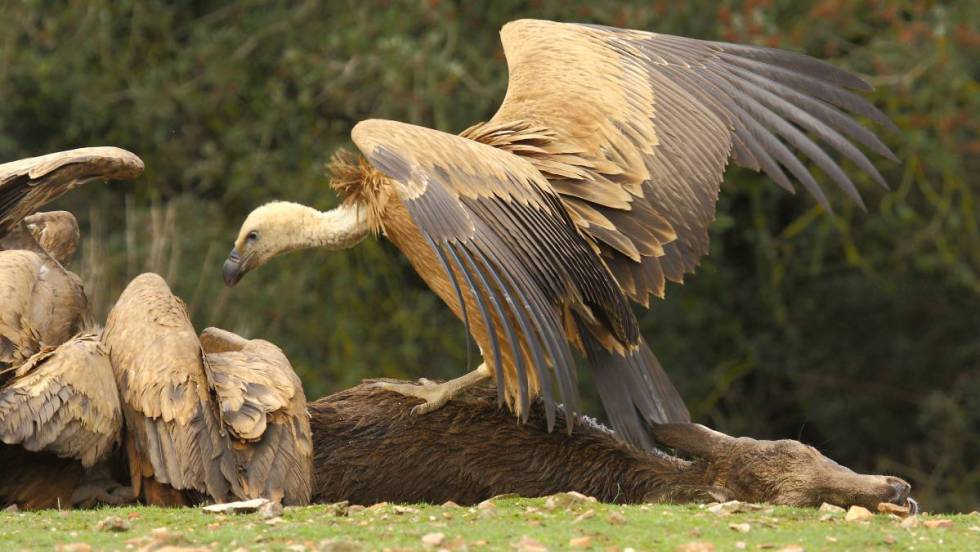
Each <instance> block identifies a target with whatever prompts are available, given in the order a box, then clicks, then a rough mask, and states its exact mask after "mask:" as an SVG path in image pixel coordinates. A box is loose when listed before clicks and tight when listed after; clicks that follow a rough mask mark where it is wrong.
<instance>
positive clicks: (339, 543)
mask: <svg viewBox="0 0 980 552" xmlns="http://www.w3.org/2000/svg"><path fill="white" fill-rule="evenodd" d="M316 549H317V551H318V552H361V551H362V550H364V547H363V546H361V545H360V544H359V543H356V542H352V541H346V540H339V539H328V540H323V541H320V543H319V544H317V546H316Z"/></svg>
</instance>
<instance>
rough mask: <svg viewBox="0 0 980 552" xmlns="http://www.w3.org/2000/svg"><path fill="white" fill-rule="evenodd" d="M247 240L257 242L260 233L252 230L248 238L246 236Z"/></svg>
mask: <svg viewBox="0 0 980 552" xmlns="http://www.w3.org/2000/svg"><path fill="white" fill-rule="evenodd" d="M245 239H247V240H248V241H255V240H257V239H259V233H258V232H256V231H255V230H252V231H251V232H249V233H248V236H245Z"/></svg>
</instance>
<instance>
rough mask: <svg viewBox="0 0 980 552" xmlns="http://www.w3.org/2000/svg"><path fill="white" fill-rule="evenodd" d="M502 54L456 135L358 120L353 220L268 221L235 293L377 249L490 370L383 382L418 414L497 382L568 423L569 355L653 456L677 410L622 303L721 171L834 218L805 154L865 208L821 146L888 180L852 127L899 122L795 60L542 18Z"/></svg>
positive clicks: (272, 213)
mask: <svg viewBox="0 0 980 552" xmlns="http://www.w3.org/2000/svg"><path fill="white" fill-rule="evenodd" d="M501 39H502V41H503V46H504V53H505V55H506V57H507V64H508V70H509V72H510V83H509V85H508V88H507V94H506V96H505V97H504V100H503V104H502V105H501V106H500V108H499V110H498V111H497V113H496V114H495V115H494V116H493V117H492V118H491V119H490V121H489V122H486V123H479V124H477V125H474V126H472V127H470V128H469V129H467V130H465V131H464V132H463V133H462V134H460V135H459V136H454V135H451V134H446V133H443V132H439V131H436V130H431V129H427V128H422V127H417V126H413V125H409V124H405V123H399V122H393V121H381V120H370V121H364V122H361V123H359V124H358V125H356V126H355V127H354V129H353V132H352V133H351V136H352V138H353V141H354V143H355V144H356V145H357V146H358V148H359V149H360V150H361V153H362V154H363V157H360V158H356V157H354V156H352V155H349V154H340V155H338V156H336V157H335V160H334V162H333V170H332V185H333V187H334V188H335V189H336V190H337V191H338V192H339V193H340V195H341V196H342V197H343V204H342V205H341V206H340V207H338V208H336V209H334V210H331V211H327V212H319V211H317V210H314V209H312V208H309V207H305V206H302V205H297V204H293V203H286V202H275V203H270V204H268V205H264V206H262V207H259V208H258V209H256V210H255V211H253V212H252V213H251V214H250V215H249V216H248V217H247V219H246V220H245V222H244V223H243V225H242V227H241V231H240V233H239V235H238V237H237V239H236V241H235V246H234V249H233V250H232V252H231V254H230V256H229V258H228V260H227V261H226V262H225V265H224V279H225V281H226V283H228V284H229V285H233V284H235V283H236V282H238V281H239V280H240V279H241V277H242V276H243V275H244V274H245V273H246V272H248V271H249V270H252V269H254V268H256V267H258V266H260V265H262V264H264V263H266V262H267V261H269V260H270V259H271V258H273V257H275V256H276V255H279V254H281V253H284V252H288V251H293V250H296V249H302V248H308V247H325V248H328V249H341V248H348V247H351V246H353V245H354V244H356V243H358V242H359V241H360V240H361V239H363V238H364V237H365V236H366V235H367V234H368V233H370V232H371V231H374V232H375V233H383V234H384V235H385V236H387V237H388V239H390V240H391V241H392V242H394V244H395V245H396V246H397V247H398V248H399V249H400V250H401V251H402V252H403V253H404V254H405V255H406V257H408V259H409V261H410V262H411V263H412V266H413V267H414V268H415V269H416V270H417V271H418V273H419V274H420V275H421V277H422V278H423V279H424V280H425V282H426V283H427V284H428V285H429V286H430V287H431V288H432V290H433V291H435V292H436V294H437V295H439V297H440V298H442V299H443V301H445V302H446V303H447V304H448V305H449V307H450V308H451V309H452V311H453V312H454V313H455V314H456V316H458V317H459V318H460V319H462V321H463V322H464V324H465V325H466V326H467V328H468V330H469V333H470V334H471V335H472V337H473V339H474V340H475V341H476V342H477V344H478V345H479V347H480V350H481V352H482V354H483V357H484V360H485V363H484V364H482V365H481V366H480V367H479V368H477V370H475V371H474V372H472V373H470V374H468V375H466V376H463V377H461V378H459V379H457V380H453V381H450V382H447V383H445V384H439V385H435V384H433V385H425V386H414V385H398V384H387V385H385V387H387V388H389V389H394V390H397V391H399V392H401V393H403V394H406V395H413V396H417V397H421V398H424V399H425V400H426V402H425V403H423V404H422V405H420V406H419V407H418V410H417V411H418V412H426V411H429V410H432V409H434V408H438V407H439V406H440V405H442V404H444V403H445V401H446V400H448V399H449V398H451V397H452V395H453V394H454V393H457V392H459V390H460V389H461V388H463V387H466V386H468V385H472V384H473V383H474V382H476V381H480V380H482V379H485V378H487V377H493V378H495V379H496V382H497V390H498V397H499V398H501V399H503V400H505V401H506V402H507V403H508V404H509V405H510V406H511V407H512V409H513V410H514V411H515V412H516V413H518V414H519V415H520V416H521V417H522V418H526V416H527V413H528V409H529V404H530V401H531V400H532V399H533V398H535V397H536V396H541V397H542V398H543V399H544V401H545V408H546V416H547V419H548V421H549V426H550V425H551V424H553V422H554V420H555V403H556V402H558V401H560V402H562V403H564V404H565V405H567V406H569V407H570V408H571V409H572V410H573V411H575V410H577V406H576V405H577V404H578V400H577V396H578V395H577V377H576V366H575V361H574V359H573V357H572V351H573V350H576V351H578V352H579V353H581V354H583V355H584V356H585V357H586V359H587V360H588V365H589V367H590V368H591V370H592V373H593V376H594V379H595V382H596V386H597V388H598V391H599V394H600V396H601V398H602V402H603V404H604V406H605V409H606V412H607V414H608V415H609V418H610V421H611V422H612V424H613V426H614V427H615V428H616V429H617V431H618V432H619V433H620V434H621V435H623V436H624V437H625V438H626V439H627V440H629V441H630V442H632V443H634V444H637V445H641V446H648V445H649V444H650V441H649V437H648V435H647V432H646V431H645V429H644V423H643V422H644V420H645V421H647V422H665V421H671V422H682V421H687V420H688V413H687V410H686V408H685V406H684V403H683V401H682V400H681V399H680V397H679V396H678V394H677V392H676V390H675V389H674V387H673V385H672V384H671V382H670V380H669V379H668V377H667V376H666V375H665V374H664V372H663V370H662V369H661V368H660V366H659V364H658V363H657V360H656V359H655V357H654V356H653V353H652V352H651V351H650V349H649V348H648V347H647V345H646V344H645V343H644V341H643V338H642V336H641V335H640V331H639V327H638V323H637V319H636V317H635V316H634V314H633V312H632V310H631V306H630V302H629V301H630V300H632V301H634V302H636V303H639V304H641V305H643V306H648V305H649V298H650V296H651V295H656V296H658V297H662V296H663V294H664V285H665V281H667V280H671V281H675V282H682V280H683V278H684V276H685V274H687V273H689V272H692V271H693V270H694V268H695V267H696V266H697V264H698V262H699V260H700V258H701V257H702V256H704V255H705V254H707V252H708V225H709V224H710V223H711V221H712V220H713V219H714V216H715V203H716V200H717V197H718V192H719V186H720V184H721V182H722V178H723V175H724V172H725V168H726V166H727V164H728V161H729V159H730V158H731V159H734V161H735V162H736V163H737V164H738V165H740V166H743V167H748V168H751V169H755V170H761V171H763V172H765V173H766V174H767V175H769V177H771V178H772V179H773V180H774V181H776V183H777V184H779V185H780V186H782V187H784V188H786V189H788V190H793V181H794V180H795V181H797V182H798V183H800V184H802V185H803V187H804V188H806V189H807V190H808V191H809V192H810V193H811V194H812V195H813V196H814V197H815V198H816V199H817V201H818V202H819V203H820V204H821V205H823V206H824V207H825V208H828V209H829V202H828V199H827V197H826V196H825V195H824V192H823V190H822V189H821V187H820V185H819V184H818V183H817V181H816V180H815V178H814V177H813V176H812V175H811V173H810V170H809V168H808V167H807V166H806V165H805V164H804V162H803V161H802V160H801V158H800V157H798V155H799V154H802V156H804V157H806V158H808V159H809V160H810V161H811V162H812V163H813V164H814V165H816V166H817V167H819V168H820V169H821V170H822V171H823V172H825V173H826V174H827V175H828V176H829V177H830V179H831V180H832V181H833V182H834V183H836V184H837V185H838V186H839V187H841V188H842V189H843V190H844V192H845V193H846V194H847V195H848V196H849V197H851V198H852V199H853V200H854V201H856V202H858V203H859V204H862V203H861V198H860V196H859V194H858V192H857V190H856V188H855V186H854V184H853V183H852V182H851V180H850V178H849V177H848V176H847V174H845V172H844V171H843V170H842V169H841V167H840V165H838V163H837V161H835V160H834V159H833V158H831V157H830V155H828V154H827V153H826V152H825V151H824V149H823V148H822V147H821V146H820V145H818V143H817V141H822V142H824V143H825V144H826V145H829V146H830V147H831V148H833V149H834V150H836V151H837V152H839V153H840V154H841V155H843V156H844V157H846V158H848V159H849V160H850V161H852V162H853V163H854V165H855V166H856V168H857V169H860V170H862V171H864V172H866V173H868V174H869V175H870V176H871V177H872V178H873V179H874V180H875V181H877V182H879V183H882V184H884V179H883V178H882V177H881V175H880V174H879V172H878V171H877V170H876V168H875V167H874V165H873V164H872V163H871V161H869V159H868V158H867V157H866V155H865V154H864V153H863V152H862V151H861V150H860V149H859V148H858V147H857V145H861V146H864V147H865V148H867V149H868V150H870V151H872V152H874V153H877V154H880V155H883V156H885V157H888V158H890V159H894V155H893V154H892V153H891V151H890V150H889V149H888V147H886V146H885V145H884V144H883V143H882V142H881V140H879V139H878V138H877V137H876V136H875V135H874V134H873V133H872V132H870V131H868V130H867V129H865V128H864V127H863V126H862V125H861V124H859V123H858V122H856V121H855V120H854V119H853V118H852V115H858V116H862V117H866V118H868V119H870V120H872V121H875V122H877V123H879V124H882V125H885V126H887V127H889V128H894V125H892V124H891V123H890V122H889V120H888V119H887V117H885V115H883V114H882V113H881V112H880V111H879V110H877V109H876V108H875V107H874V106H873V105H871V104H870V103H869V102H867V101H866V100H864V99H863V98H861V97H860V96H858V95H857V94H855V93H854V92H852V91H851V90H862V91H863V90H868V89H870V86H869V85H868V84H867V83H866V82H864V81H863V80H861V79H860V78H858V77H857V76H855V75H853V74H851V73H848V72H847V71H844V70H841V69H837V68H835V67H833V66H830V65H828V64H826V63H824V62H821V61H818V60H816V59H813V58H810V57H807V56H804V55H801V54H796V53H791V52H785V51H781V50H775V49H771V48H763V47H758V46H745V45H739V44H728V43H722V42H708V41H702V40H694V39H690V38H683V37H676V36H669V35H662V34H656V33H648V32H641V31H633V30H624V29H616V28H611V27H602V26H596V25H580V24H568V23H555V22H550V21H534V20H522V21H515V22H512V23H508V24H507V25H505V26H504V28H503V29H502V31H501ZM791 148H794V149H795V150H796V152H794V151H792V150H791ZM862 205H863V204H862ZM567 419H569V420H570V419H571V417H569V418H567Z"/></svg>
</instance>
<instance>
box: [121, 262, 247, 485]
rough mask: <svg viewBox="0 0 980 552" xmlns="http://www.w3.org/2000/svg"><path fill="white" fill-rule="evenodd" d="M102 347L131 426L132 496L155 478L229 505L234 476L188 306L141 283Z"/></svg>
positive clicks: (152, 282)
mask: <svg viewBox="0 0 980 552" xmlns="http://www.w3.org/2000/svg"><path fill="white" fill-rule="evenodd" d="M102 340H103V342H104V343H105V344H106V345H107V346H108V347H109V359H110V361H111V362H112V368H113V371H114V372H115V378H116V385H117V387H118V389H119V396H120V401H121V403H122V410H123V415H124V416H125V420H126V430H127V436H126V440H127V442H126V448H127V453H128V456H129V466H130V473H131V476H132V481H133V491H134V493H135V494H136V495H137V496H139V494H140V488H141V484H142V481H143V479H144V478H152V479H154V480H156V481H157V482H159V483H164V484H167V485H170V486H172V487H174V488H176V489H180V490H196V491H199V492H206V493H207V494H208V495H210V496H211V497H212V499H214V500H218V501H222V500H225V499H226V497H227V495H228V491H229V484H228V482H229V481H234V480H235V479H234V478H235V473H234V471H233V468H232V466H231V465H230V463H229V462H228V459H227V456H226V455H225V454H224V452H225V450H226V441H225V439H224V438H223V437H222V435H221V425H220V420H219V416H218V413H217V411H216V409H215V407H214V404H213V403H212V402H211V396H210V392H211V390H210V386H209V384H208V376H207V370H208V366H207V363H206V361H205V358H204V353H203V351H202V350H201V344H200V342H199V341H198V339H197V334H196V332H195V331H194V327H193V326H192V325H191V322H190V320H189V319H188V315H187V311H186V309H185V307H184V304H183V302H181V300H180V299H178V298H177V297H174V295H173V294H172V293H171V292H170V288H169V287H168V286H167V283H166V282H164V280H163V278H161V277H160V276H158V275H156V274H143V275H140V276H138V277H136V278H135V279H134V280H133V281H132V282H130V284H129V286H127V287H126V289H125V290H124V291H123V293H122V295H121V296H120V297H119V300H118V301H117V302H116V305H115V306H114V307H113V308H112V311H111V312H110V313H109V317H108V319H107V321H106V327H105V330H104V331H103V334H102Z"/></svg>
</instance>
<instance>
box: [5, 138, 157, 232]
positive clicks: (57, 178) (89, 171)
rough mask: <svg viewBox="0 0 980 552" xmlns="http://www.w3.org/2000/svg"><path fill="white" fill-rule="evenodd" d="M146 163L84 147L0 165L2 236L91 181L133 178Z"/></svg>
mask: <svg viewBox="0 0 980 552" xmlns="http://www.w3.org/2000/svg"><path fill="white" fill-rule="evenodd" d="M142 173H143V161H142V160H141V159H140V158H139V157H137V156H136V155H134V154H132V153H130V152H128V151H126V150H124V149H119V148H113V147H97V148H80V149H74V150H69V151H60V152H58V153H50V154H48V155H42V156H40V157H31V158H28V159H21V160H19V161H12V162H10V163H4V164H2V165H0V237H3V236H4V235H5V234H7V233H8V232H10V231H11V230H13V229H14V227H15V226H16V225H17V223H19V222H20V221H21V220H22V219H23V218H24V217H26V216H27V215H29V214H31V213H33V212H34V211H37V210H38V209H39V208H40V207H41V206H42V205H44V204H45V203H48V202H50V201H53V200H55V199H57V198H58V197H61V195H62V194H64V193H66V192H68V191H70V190H73V189H75V188H77V187H79V186H81V185H82V184H84V183H86V182H88V181H89V180H95V179H97V178H103V179H130V178H136V177H137V176H139V175H140V174H142Z"/></svg>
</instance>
